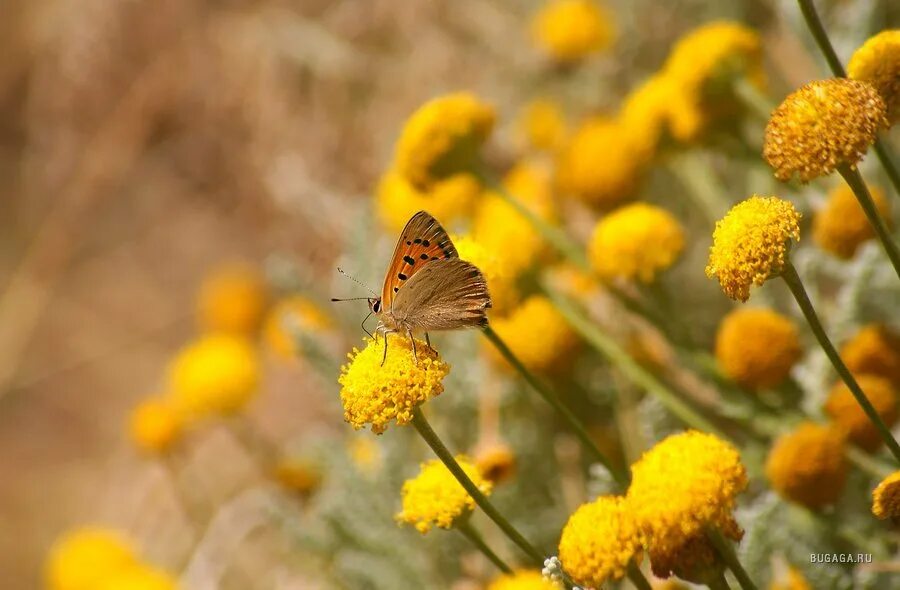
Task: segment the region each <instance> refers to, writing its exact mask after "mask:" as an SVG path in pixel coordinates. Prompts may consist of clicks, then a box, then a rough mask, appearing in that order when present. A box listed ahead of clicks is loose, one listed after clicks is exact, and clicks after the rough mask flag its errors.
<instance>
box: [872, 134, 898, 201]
mask: <svg viewBox="0 0 900 590" xmlns="http://www.w3.org/2000/svg"><path fill="white" fill-rule="evenodd" d="M875 155H876V156H878V161H879V162H881V167H882V168H884V171H885V172H886V173H887V176H888V179H890V181H891V184H892V185H894V192H895V193H896V194H897V196H898V197H900V171H898V170H897V165H896V164H895V163H894V159H893V158H892V157H891V152H890V149H889V148H888V146H887V145H885V143H884V142H883V141H881V140H880V139H877V140H875Z"/></svg>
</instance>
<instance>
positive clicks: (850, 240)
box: [813, 182, 891, 259]
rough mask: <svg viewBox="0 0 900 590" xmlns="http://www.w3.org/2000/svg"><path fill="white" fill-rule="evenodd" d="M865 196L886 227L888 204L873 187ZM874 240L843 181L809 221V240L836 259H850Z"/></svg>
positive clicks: (888, 213) (858, 207) (855, 201)
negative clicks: (810, 236)
mask: <svg viewBox="0 0 900 590" xmlns="http://www.w3.org/2000/svg"><path fill="white" fill-rule="evenodd" d="M869 193H870V194H871V195H872V201H873V202H874V203H875V208H876V209H877V210H878V213H879V214H880V215H881V218H882V219H884V220H885V221H886V222H887V223H888V224H889V225H890V219H891V204H890V202H889V201H888V200H887V199H886V198H885V196H884V193H883V192H882V191H881V190H880V189H879V188H877V187H874V186H870V187H869ZM874 237H875V230H874V229H872V225H871V224H870V223H869V220H868V218H867V217H866V214H865V212H863V209H862V207H861V206H860V204H859V201H858V200H857V199H856V195H854V194H853V190H852V189H851V188H850V187H849V186H847V184H846V183H843V182H842V183H841V184H839V185H838V186H836V187H835V188H834V189H832V190H831V192H830V193H829V194H828V201H827V202H826V203H825V206H824V207H822V209H821V210H820V211H819V212H817V213H816V216H815V217H814V218H813V240H814V241H815V242H816V244H818V245H819V247H821V248H822V249H823V250H825V251H827V252H830V253H832V254H834V255H835V256H837V257H838V258H844V259H849V258H853V255H854V254H856V251H857V249H859V247H860V246H862V244H863V243H864V242H866V241H867V240H871V239H872V238H874Z"/></svg>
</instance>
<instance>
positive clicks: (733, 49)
mask: <svg viewBox="0 0 900 590" xmlns="http://www.w3.org/2000/svg"><path fill="white" fill-rule="evenodd" d="M663 71H664V75H665V77H666V79H667V81H668V83H669V85H670V93H669V119H670V120H669V124H670V131H671V133H672V136H673V137H675V138H676V139H678V140H679V141H685V142H688V141H694V140H696V139H697V138H698V136H699V135H700V134H701V133H702V132H704V131H705V130H706V129H707V128H708V127H709V125H710V124H711V123H713V122H715V121H717V120H721V119H722V118H724V117H726V116H729V115H732V114H734V113H735V112H736V111H737V110H738V104H739V103H738V102H737V101H736V100H735V99H734V96H733V92H732V85H733V83H734V82H735V80H737V79H739V78H747V79H748V80H749V81H750V82H751V83H754V84H755V85H757V86H762V85H763V84H764V75H763V68H762V42H761V40H760V38H759V34H758V33H757V32H756V31H754V30H752V29H750V28H747V27H745V26H743V25H741V24H740V23H735V22H729V21H715V22H711V23H707V24H705V25H702V26H700V27H697V28H696V29H694V30H692V31H690V32H689V33H687V34H686V35H685V36H684V37H682V38H681V39H680V40H679V41H678V43H676V45H675V47H674V48H673V49H672V52H671V53H670V54H669V57H668V59H667V60H666V64H665V66H664V68H663Z"/></svg>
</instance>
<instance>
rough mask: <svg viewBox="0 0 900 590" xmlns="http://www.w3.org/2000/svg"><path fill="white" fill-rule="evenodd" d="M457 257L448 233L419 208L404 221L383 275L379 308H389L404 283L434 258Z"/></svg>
mask: <svg viewBox="0 0 900 590" xmlns="http://www.w3.org/2000/svg"><path fill="white" fill-rule="evenodd" d="M450 258H459V254H457V252H456V247H454V246H453V242H451V241H450V236H448V235H447V232H446V231H445V230H444V228H443V227H441V224H440V223H438V221H437V219H435V218H434V217H432V216H431V215H430V214H429V213H427V212H426V211H419V212H418V213H416V214H415V215H413V216H412V218H411V219H410V220H409V221H408V222H407V223H406V226H405V227H404V228H403V231H402V232H400V239H399V240H398V241H397V246H396V247H395V248H394V255H393V256H392V257H391V263H390V264H389V265H388V269H387V273H386V274H385V276H384V286H383V287H382V289H381V309H384V310H390V309H391V308H392V306H393V302H394V299H395V298H396V297H397V293H398V292H399V291H400V288H401V287H403V285H404V283H406V282H407V281H409V280H411V279H412V277H413V276H415V274H416V273H418V272H420V271H421V270H422V269H423V268H426V267H427V266H428V265H429V264H430V263H432V262H434V261H437V260H446V259H450Z"/></svg>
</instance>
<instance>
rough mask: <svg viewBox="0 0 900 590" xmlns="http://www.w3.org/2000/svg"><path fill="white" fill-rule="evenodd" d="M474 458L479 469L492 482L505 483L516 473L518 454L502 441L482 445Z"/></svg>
mask: <svg viewBox="0 0 900 590" xmlns="http://www.w3.org/2000/svg"><path fill="white" fill-rule="evenodd" d="M474 459H475V465H476V466H477V467H478V471H479V472H480V473H481V474H482V475H483V476H484V477H485V479H487V480H488V481H490V482H492V483H495V484H499V483H503V482H505V481H507V480H509V479H511V478H512V476H513V475H515V473H516V456H515V454H514V453H513V450H512V448H510V446H509V445H508V444H506V443H504V442H502V441H494V442H491V443H488V444H484V445H480V446H479V447H478V448H477V449H476V451H475V457H474Z"/></svg>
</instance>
